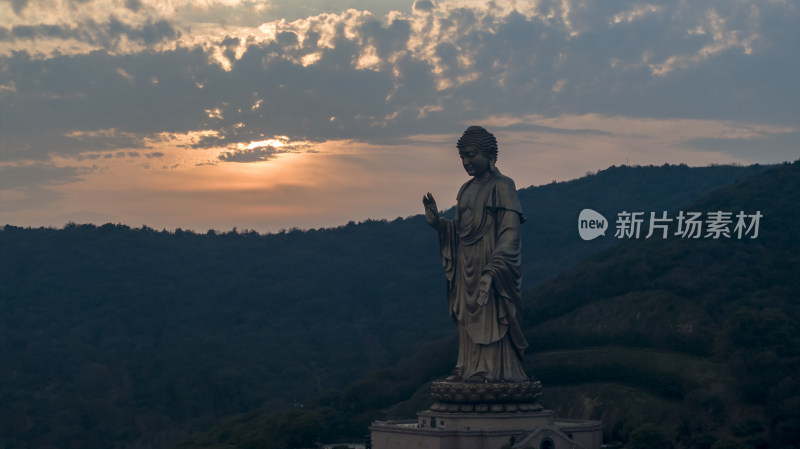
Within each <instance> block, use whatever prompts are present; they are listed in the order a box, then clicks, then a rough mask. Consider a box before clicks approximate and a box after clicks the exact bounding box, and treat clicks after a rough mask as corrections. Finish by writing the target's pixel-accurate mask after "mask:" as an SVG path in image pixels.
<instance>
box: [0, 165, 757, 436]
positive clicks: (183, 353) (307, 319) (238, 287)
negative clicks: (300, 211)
mask: <svg viewBox="0 0 800 449" xmlns="http://www.w3.org/2000/svg"><path fill="white" fill-rule="evenodd" d="M764 169H765V167H759V166H753V167H706V168H689V167H686V166H664V167H612V168H610V169H608V170H604V171H602V172H600V173H598V174H595V175H592V176H588V177H586V178H582V179H580V180H576V181H571V182H567V183H555V184H550V185H547V186H541V187H534V188H529V189H523V190H522V191H521V192H520V198H521V201H522V202H523V207H524V208H525V210H526V213H527V215H528V217H529V219H530V221H529V223H527V224H526V225H525V226H524V227H523V229H524V231H523V232H524V236H523V238H524V239H525V241H526V243H525V245H526V250H525V251H526V259H525V270H526V274H525V276H526V278H525V282H526V284H525V285H527V286H532V285H534V283H535V282H537V281H538V280H542V279H545V278H547V277H550V276H552V275H554V274H556V273H557V272H558V271H559V270H561V269H563V268H566V267H568V266H570V265H571V264H573V263H574V262H576V261H577V260H578V259H579V258H580V257H582V255H585V254H589V253H591V252H593V251H597V250H599V249H602V247H603V246H604V245H605V246H608V245H612V244H613V243H614V242H613V241H612V240H611V239H606V240H600V239H599V240H596V241H593V242H583V241H581V240H579V239H578V237H577V236H576V233H575V224H576V219H577V213H578V212H579V211H580V209H582V208H584V207H592V208H595V209H596V210H599V211H601V212H604V213H608V212H607V209H608V210H611V211H612V212H613V211H614V210H618V208H620V207H622V208H640V209H642V210H651V209H656V210H657V209H660V208H664V209H667V210H671V209H674V208H677V207H680V206H681V205H683V204H686V203H688V202H690V201H691V200H693V199H695V198H698V197H699V196H701V195H702V194H703V193H704V192H707V191H708V190H709V189H711V188H714V187H717V186H719V185H724V184H728V183H731V182H733V181H734V180H735V179H737V178H743V177H745V176H747V175H748V174H751V173H755V172H761V171H763V170H764ZM654 181H657V182H654ZM664 185H669V188H668V189H665V188H664ZM540 235H547V236H548V238H546V239H544V238H540V237H539V236H540ZM0 248H2V250H0V357H2V360H3V364H2V365H0V403H2V404H3V407H2V409H0V441H2V444H3V445H4V447H5V449H10V448H17V447H25V448H27V447H48V446H55V447H67V446H69V445H70V444H72V445H76V446H80V447H84V448H93V447H97V448H109V447H126V446H128V447H156V448H160V447H165V446H166V445H168V444H170V443H172V442H174V441H177V440H179V439H181V438H183V437H184V436H186V435H187V434H188V432H190V431H193V430H195V429H199V428H203V427H205V426H208V425H210V423H212V422H215V421H216V420H217V419H218V418H219V417H221V416H224V415H228V414H231V413H236V412H241V411H245V410H250V409H254V408H258V407H262V408H265V409H278V410H282V409H291V407H292V404H293V403H295V402H298V403H302V402H308V399H309V398H311V397H314V396H315V395H319V394H321V393H323V392H326V391H330V390H331V389H344V390H343V391H344V392H346V391H348V390H347V388H345V387H347V385H349V384H350V383H351V382H353V381H354V380H356V379H359V378H361V377H362V376H364V374H365V373H368V372H371V371H374V370H377V369H380V368H385V367H390V366H393V365H394V364H395V363H396V362H397V361H398V360H405V359H406V358H408V357H409V356H410V355H411V354H414V353H415V352H418V351H426V350H430V349H429V348H428V346H430V343H428V342H431V341H437V340H438V339H440V338H444V337H445V336H447V335H451V334H452V330H453V328H452V323H451V322H450V320H449V319H448V317H447V316H446V311H445V308H444V282H443V277H442V272H441V267H440V263H439V260H438V252H437V249H436V241H435V235H434V234H433V233H432V231H431V230H430V229H428V228H427V226H426V225H425V224H424V220H423V219H422V218H421V217H420V216H416V217H410V218H407V219H397V220H394V221H391V222H386V221H367V222H363V223H359V224H355V223H350V224H348V225H346V226H341V227H339V228H334V229H319V230H308V231H300V230H292V231H288V232H282V233H279V234H273V235H259V234H257V233H254V232H235V231H233V232H227V233H216V232H213V231H209V232H208V233H206V234H195V233H193V232H190V231H182V230H177V231H176V232H174V233H169V232H163V231H162V232H159V231H156V230H153V229H150V228H147V227H142V228H138V229H131V228H128V227H127V226H123V225H111V224H107V225H103V226H99V227H98V226H94V225H69V226H66V227H65V228H64V229H60V230H56V229H41V228H40V229H22V228H17V227H13V226H6V227H5V228H3V229H2V231H0ZM531 321H534V320H531ZM443 354H445V355H444V356H443V357H442V358H443V359H444V360H449V359H450V358H451V357H450V356H449V354H450V352H446V353H443ZM534 372H535V371H534ZM401 377H408V376H407V375H405V374H403V375H402V376H401ZM370 382H373V384H374V379H373V380H372V381H370ZM375 385H377V384H375ZM417 387H418V385H416V384H414V385H412V386H410V387H408V389H406V390H402V391H403V393H404V394H406V393H408V392H411V391H415V389H418V388H417ZM348 388H349V387H348ZM353 388H355V387H353ZM362 389H363V390H364V391H369V388H368V387H363V388H362ZM351 391H352V389H351ZM337 394H338V393H334V394H333V396H331V395H328V396H327V397H328V404H329V405H328V406H329V407H333V405H336V404H337V402H336V401H339V403H342V401H343V403H349V402H348V401H350V400H351V399H352V396H354V395H353V394H352V393H351V394H350V395H349V396H348V395H344V396H342V398H341V399H337V400H336V401H334V400H333V399H331V398H335V397H336V395H337ZM342 394H344V393H342ZM355 396H357V397H358V398H361V397H363V398H366V399H365V401H366V402H364V404H363V407H362V406H361V405H356V406H352V407H351V406H347V407H350V409H352V410H351V411H348V412H347V413H349V415H348V418H347V419H350V417H353V419H354V420H355V421H353V422H357V423H360V422H364V421H365V420H367V418H364V417H360V418H359V416H361V415H359V412H357V411H356V410H360V409H362V408H363V410H368V409H369V408H382V407H386V406H388V405H390V404H391V403H388V404H387V403H385V402H382V401H383V399H380V398H381V397H382V396H381V395H378V397H376V398H372V399H369V398H370V397H371V395H369V394H366V393H363V392H362V393H359V394H358V395H355ZM348 398H350V399H348ZM386 398H389V399H391V400H392V401H395V402H396V401H398V400H400V399H402V397H399V398H398V397H394V396H391V395H389V396H386ZM386 398H384V399H386ZM387 400H388V399H387ZM331 401H333V402H331ZM392 403H394V402H392ZM331 404H333V405H331ZM336 407H341V406H339V405H336ZM367 422H368V420H367ZM359 425H360V424H359ZM353 426H356V424H354V425H353ZM334 428H342V429H346V428H348V427H346V426H345V427H342V426H339V424H336V425H335V426H334Z"/></svg>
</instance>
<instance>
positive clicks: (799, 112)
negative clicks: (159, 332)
mask: <svg viewBox="0 0 800 449" xmlns="http://www.w3.org/2000/svg"><path fill="white" fill-rule="evenodd" d="M798 23H800V2H798V1H797V0H761V1H758V0H752V1H740V0H716V1H714V0H711V1H703V0H697V1H694V0H692V1H681V0H671V1H651V2H646V1H635V0H540V1H514V0H495V1H491V2H486V1H473V0H441V1H431V0H416V1H401V0H388V1H380V0H373V1H366V0H339V1H328V0H311V1H306V2H297V1H292V0H275V1H272V0H270V1H259V0H196V1H191V0H152V1H151V0H0V224H12V225H17V226H53V227H61V226H63V225H64V224H65V223H67V222H70V221H71V222H76V223H96V224H103V223H108V222H110V223H123V224H127V225H129V226H132V227H139V226H142V225H147V226H150V227H153V228H156V229H162V228H166V229H175V228H182V229H184V230H187V229H191V230H194V231H196V232H205V231H207V230H208V229H216V230H219V231H226V230H230V229H232V228H234V227H236V228H238V229H239V230H243V229H252V230H256V231H259V232H275V231H278V230H280V229H288V228H292V227H299V228H303V229H307V228H318V227H327V226H337V225H342V224H345V223H347V222H348V221H350V220H354V221H360V220H364V219H367V218H373V219H382V218H386V219H390V220H391V219H394V218H396V217H398V216H400V217H406V216H409V215H412V214H417V213H421V212H422V204H421V198H422V195H423V194H425V193H426V192H432V193H433V195H434V196H435V197H436V199H437V202H438V204H439V207H440V208H442V209H444V208H446V207H449V206H451V205H453V204H454V203H455V195H456V193H457V191H458V188H459V187H460V185H461V184H462V183H463V182H465V181H466V180H467V179H468V177H467V175H466V173H465V172H464V170H463V168H462V167H461V164H460V161H459V159H458V153H457V150H456V147H455V142H456V140H457V139H458V137H459V136H460V135H461V133H462V132H463V131H464V130H465V129H466V128H467V127H468V126H470V125H482V126H484V127H486V128H487V129H488V130H489V131H491V132H493V133H494V134H495V136H496V137H497V140H498V143H499V159H498V162H497V167H498V169H499V170H500V171H501V172H503V173H504V174H505V175H508V176H510V177H511V178H513V179H514V180H515V182H516V185H517V187H518V188H522V187H527V186H530V185H541V184H547V183H550V182H552V181H554V180H556V181H565V180H569V179H574V178H577V177H580V176H583V175H584V174H585V173H587V172H594V171H597V170H601V169H605V168H607V167H609V166H611V165H623V164H627V165H637V164H639V165H649V164H656V165H661V164H664V163H669V164H678V163H685V164H688V165H692V166H698V165H708V164H728V163H735V164H751V163H778V162H782V161H786V160H788V161H793V160H796V159H797V158H798V157H800V143H798V142H800V88H798V85H797V84H798V81H799V80H800V27H799V26H797V24H798ZM587 207H588V205H587Z"/></svg>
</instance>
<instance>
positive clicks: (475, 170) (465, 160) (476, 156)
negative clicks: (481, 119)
mask: <svg viewBox="0 0 800 449" xmlns="http://www.w3.org/2000/svg"><path fill="white" fill-rule="evenodd" d="M456 147H458V154H459V155H460V156H461V163H462V164H463V165H464V170H466V171H467V174H469V175H470V176H474V177H476V178H478V177H481V176H483V175H484V174H485V173H486V172H492V171H494V170H495V168H494V163H495V162H496V161H497V139H495V138H494V135H493V134H492V133H490V132H489V131H486V129H484V128H483V127H481V126H470V127H469V128H467V130H466V131H464V134H463V135H462V136H461V138H460V139H458V143H456Z"/></svg>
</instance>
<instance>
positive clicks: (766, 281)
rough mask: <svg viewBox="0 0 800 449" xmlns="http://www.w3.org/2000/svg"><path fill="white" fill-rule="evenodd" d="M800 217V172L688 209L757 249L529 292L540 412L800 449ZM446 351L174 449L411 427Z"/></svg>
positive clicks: (658, 438) (296, 442) (628, 252)
mask: <svg viewBox="0 0 800 449" xmlns="http://www.w3.org/2000/svg"><path fill="white" fill-rule="evenodd" d="M798 205H800V161H798V162H795V163H794V164H785V165H783V166H780V167H777V168H775V169H773V170H770V171H768V172H765V173H763V174H761V175H757V176H754V177H752V178H748V179H745V180H742V181H740V182H737V183H735V184H734V185H732V186H729V187H725V188H722V189H720V190H717V191H715V192H713V193H711V194H710V195H708V196H706V197H704V198H703V199H701V200H699V201H697V202H695V203H694V204H691V205H689V206H687V207H686V208H685V210H686V211H701V212H715V211H730V212H733V214H734V215H735V214H737V213H738V212H739V211H746V212H747V213H748V214H754V213H756V212H760V213H761V214H762V217H761V220H760V226H759V233H758V236H757V237H756V238H751V237H752V236H753V235H754V231H755V230H754V229H752V230H751V233H750V234H749V235H743V238H741V239H740V238H738V236H737V235H736V234H735V233H733V234H731V237H724V235H723V236H720V238H718V239H714V238H713V237H705V231H704V232H703V233H702V235H701V237H699V238H697V239H688V238H683V237H681V236H675V235H674V234H672V235H670V236H669V237H668V238H655V239H644V238H642V239H628V240H624V241H622V242H621V243H620V244H619V245H617V246H615V247H613V248H610V249H608V250H605V251H602V252H600V253H598V254H596V255H593V256H590V257H588V258H586V259H584V260H583V261H581V262H580V263H579V264H577V265H576V266H575V267H573V268H571V269H569V270H567V271H565V272H564V273H562V274H560V275H558V276H557V277H556V278H554V279H552V280H551V281H549V282H546V283H543V284H540V285H539V286H537V287H536V288H535V289H533V290H532V291H531V292H529V294H528V295H527V296H526V304H525V306H526V308H525V318H526V321H525V323H526V335H527V338H528V341H529V342H530V343H531V348H530V349H529V353H528V355H527V358H526V369H527V370H528V372H529V373H533V374H534V375H535V377H536V378H538V379H539V380H541V381H542V382H543V384H544V386H545V389H544V396H543V397H542V399H541V402H542V403H543V404H544V405H545V406H546V407H548V408H553V409H555V410H556V411H557V413H558V414H559V415H560V416H562V417H574V418H592V419H602V420H603V422H604V424H605V426H606V428H605V437H606V440H607V441H610V442H612V443H613V442H616V444H612V446H616V447H623V446H624V447H625V448H630V449H650V448H664V449H666V448H671V447H674V448H687V449H688V448H692V449H726V448H727V449H790V448H796V447H797V444H798V441H800V383H798V381H797V379H798V375H800V324H798V323H800V276H798V273H800V235H798V230H800V208H798ZM734 226H735V224H734V223H731V230H733V229H734ZM454 351H455V345H454V344H453V342H452V341H449V342H448V341H443V342H439V343H437V344H433V345H431V346H430V347H428V348H426V349H425V350H423V351H421V352H419V353H418V354H416V355H415V356H414V357H412V358H410V359H408V361H406V362H404V363H402V364H400V365H398V366H397V367H395V368H393V369H391V370H384V371H380V372H375V373H372V374H370V375H368V376H365V377H364V378H362V379H361V380H359V381H358V382H355V383H353V384H351V385H350V386H348V387H347V388H346V389H344V390H342V391H340V392H331V393H329V394H326V395H323V396H320V397H318V398H316V399H315V400H312V401H309V402H307V404H306V407H305V408H304V409H302V410H292V411H285V412H273V413H269V412H266V411H253V412H251V413H248V414H245V415H240V416H236V417H232V418H230V419H228V420H226V421H224V422H222V423H220V424H219V425H217V426H216V427H214V428H213V429H212V430H210V431H208V432H206V433H204V434H200V435H197V436H195V437H193V438H191V439H189V440H188V441H186V442H185V443H183V444H182V445H180V446H179V448H181V449H187V448H214V449H222V448H234V447H262V448H284V447H300V446H303V445H306V446H307V445H310V444H313V442H315V441H317V440H322V441H326V440H327V441H330V440H335V439H337V438H344V437H346V436H349V437H350V438H353V437H356V436H358V435H359V431H360V430H361V429H364V428H366V425H367V423H368V422H369V421H370V420H374V419H385V418H387V417H413V416H414V412H416V411H419V410H422V409H424V408H425V407H426V406H428V405H430V403H431V400H430V398H429V394H428V391H427V388H426V385H427V383H428V382H429V381H430V380H432V379H433V378H435V377H436V376H440V375H444V374H446V373H447V372H448V370H449V368H450V365H449V364H448V363H446V361H448V360H452V358H453V354H454ZM343 432H344V433H343ZM348 432H349V433H348Z"/></svg>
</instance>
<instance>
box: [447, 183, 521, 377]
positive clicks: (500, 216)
mask: <svg viewBox="0 0 800 449" xmlns="http://www.w3.org/2000/svg"><path fill="white" fill-rule="evenodd" d="M487 175H488V176H486V177H485V178H484V179H472V180H470V181H468V182H467V183H466V184H464V185H463V186H462V187H461V190H460V191H459V192H458V197H457V201H458V204H457V206H456V215H455V218H454V220H452V221H450V220H445V219H442V220H441V223H442V224H441V226H440V229H439V246H440V249H441V252H442V263H443V264H444V267H445V273H446V276H447V281H448V289H447V290H448V292H447V295H448V302H449V306H450V315H451V316H452V317H453V319H454V320H455V321H456V324H457V327H458V333H459V345H458V361H457V363H456V369H455V370H454V374H457V375H460V376H461V378H462V379H468V378H470V377H472V376H474V375H479V376H483V377H484V378H485V379H486V380H489V381H500V380H505V381H524V380H527V379H528V378H527V376H526V375H525V372H524V370H523V369H522V356H523V354H524V353H525V348H527V347H528V343H527V342H526V341H525V337H524V335H523V334H522V322H521V317H520V313H521V311H520V305H521V299H522V298H521V293H520V283H521V278H522V273H521V265H522V257H521V255H522V254H521V244H520V224H521V223H522V222H524V221H525V217H524V216H523V214H522V207H521V205H520V202H519V197H518V196H517V189H516V187H515V186H514V181H512V180H511V178H508V177H506V176H503V175H502V174H500V172H498V171H497V170H496V169H495V170H494V171H491V172H488V173H487ZM484 273H488V274H489V275H490V276H491V278H492V283H491V288H490V289H489V297H488V302H487V303H486V304H485V305H482V306H481V305H478V303H477V298H478V291H479V282H480V278H481V276H482V275H483V274H484Z"/></svg>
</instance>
